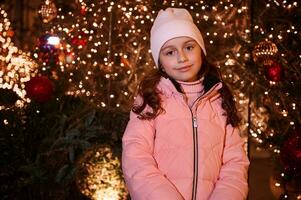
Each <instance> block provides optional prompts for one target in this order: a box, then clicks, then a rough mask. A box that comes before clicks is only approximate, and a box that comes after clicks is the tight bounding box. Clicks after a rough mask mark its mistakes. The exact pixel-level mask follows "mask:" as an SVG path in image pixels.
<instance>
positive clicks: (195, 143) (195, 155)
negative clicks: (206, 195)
mask: <svg viewBox="0 0 301 200" xmlns="http://www.w3.org/2000/svg"><path fill="white" fill-rule="evenodd" d="M192 125H193V149H194V151H193V187H192V200H196V194H197V185H198V158H199V156H198V131H197V128H198V124H197V119H196V117H194V116H193V118H192Z"/></svg>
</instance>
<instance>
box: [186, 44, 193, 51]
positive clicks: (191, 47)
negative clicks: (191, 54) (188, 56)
mask: <svg viewBox="0 0 301 200" xmlns="http://www.w3.org/2000/svg"><path fill="white" fill-rule="evenodd" d="M193 48H194V46H193V45H189V46H187V47H186V49H187V50H188V51H191V50H192V49H193Z"/></svg>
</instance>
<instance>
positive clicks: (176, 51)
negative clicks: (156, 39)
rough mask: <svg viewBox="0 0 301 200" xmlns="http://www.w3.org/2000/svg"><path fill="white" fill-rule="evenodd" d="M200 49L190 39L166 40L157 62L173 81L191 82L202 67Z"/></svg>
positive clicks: (195, 78)
mask: <svg viewBox="0 0 301 200" xmlns="http://www.w3.org/2000/svg"><path fill="white" fill-rule="evenodd" d="M201 52H202V50H201V47H200V46H199V45H198V43H197V42H196V41H195V40H194V39H192V38H190V37H177V38H173V39H171V40H168V41H167V42H166V43H165V44H164V45H163V46H162V48H161V50H160V54H159V61H160V63H161V65H162V68H163V70H164V71H165V72H166V73H167V74H168V75H169V76H170V77H172V78H173V79H175V80H178V81H185V82H192V81H196V80H197V79H198V77H197V74H198V72H199V71H200V69H201V66H202V57H201Z"/></svg>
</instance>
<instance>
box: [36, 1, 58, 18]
mask: <svg viewBox="0 0 301 200" xmlns="http://www.w3.org/2000/svg"><path fill="white" fill-rule="evenodd" d="M39 14H40V16H41V18H42V21H43V22H44V23H49V22H50V21H52V20H53V19H54V18H56V16H57V8H56V5H55V3H54V2H52V1H51V0H45V2H44V4H42V5H41V8H40V10H39Z"/></svg>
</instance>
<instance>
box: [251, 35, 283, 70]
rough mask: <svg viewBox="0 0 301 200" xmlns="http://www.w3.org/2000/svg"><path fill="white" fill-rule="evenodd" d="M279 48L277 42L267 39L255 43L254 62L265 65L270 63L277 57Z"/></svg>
mask: <svg viewBox="0 0 301 200" xmlns="http://www.w3.org/2000/svg"><path fill="white" fill-rule="evenodd" d="M277 52H278V48H277V46H276V44H275V43H273V42H271V41H268V40H265V41H262V42H259V43H258V44H257V45H255V47H254V50H253V52H252V54H253V59H254V62H257V63H259V64H263V65H270V64H271V62H272V60H273V58H275V56H276V54H277Z"/></svg>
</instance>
